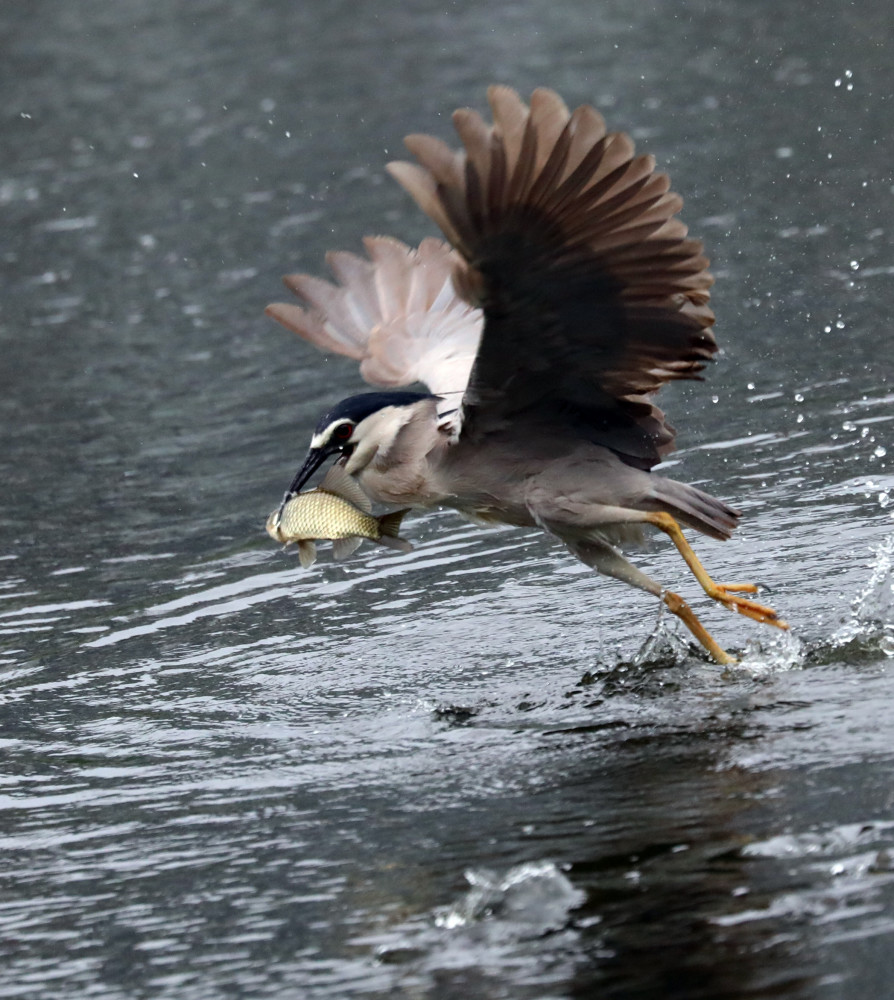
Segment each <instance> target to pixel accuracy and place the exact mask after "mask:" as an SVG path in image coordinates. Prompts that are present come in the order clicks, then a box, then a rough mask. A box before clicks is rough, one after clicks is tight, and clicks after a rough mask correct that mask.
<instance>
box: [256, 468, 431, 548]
mask: <svg viewBox="0 0 894 1000" xmlns="http://www.w3.org/2000/svg"><path fill="white" fill-rule="evenodd" d="M371 510H372V504H371V503H370V500H369V497H368V496H367V495H366V494H365V493H364V492H363V490H362V489H361V488H360V485H359V484H358V483H357V482H356V481H355V480H354V479H352V478H351V477H350V476H349V475H348V474H347V472H345V470H344V469H343V468H342V467H341V466H340V465H333V466H332V468H331V469H330V470H329V472H328V473H327V474H326V478H325V479H324V480H323V482H322V483H320V485H319V486H318V487H317V488H316V489H314V490H308V491H307V492H306V493H299V494H298V495H297V496H294V497H292V499H291V500H289V502H288V503H287V504H286V505H285V506H284V507H283V508H282V509H281V510H275V511H273V512H272V513H271V514H270V515H269V517H268V518H267V534H268V535H270V537H271V538H272V539H274V541H277V542H284V543H285V544H286V545H288V544H289V543H290V542H295V543H296V544H297V546H298V558H299V559H300V560H301V565H302V566H304V567H305V568H307V567H308V566H312V565H313V564H314V562H315V561H316V558H317V547H316V545H315V544H314V542H315V541H316V540H319V539H329V540H331V541H332V554H333V555H334V556H335V558H336V559H345V558H347V557H348V556H349V555H350V554H351V553H352V552H354V551H356V549H357V548H358V547H359V546H360V544H361V543H362V542H363V539H364V538H368V539H369V540H370V541H372V542H378V543H379V544H380V545H387V546H388V548H390V549H397V550H398V551H400V552H410V551H412V549H413V546H412V545H411V544H410V543H409V542H408V541H407V540H406V539H405V538H400V537H399V536H398V532H399V531H400V522H401V521H402V520H403V517H404V515H405V514H406V513H407V511H408V510H409V508H407V509H405V510H398V511H395V512H394V513H393V514H383V515H382V516H381V517H373V515H372V514H371V513H370V511H371Z"/></svg>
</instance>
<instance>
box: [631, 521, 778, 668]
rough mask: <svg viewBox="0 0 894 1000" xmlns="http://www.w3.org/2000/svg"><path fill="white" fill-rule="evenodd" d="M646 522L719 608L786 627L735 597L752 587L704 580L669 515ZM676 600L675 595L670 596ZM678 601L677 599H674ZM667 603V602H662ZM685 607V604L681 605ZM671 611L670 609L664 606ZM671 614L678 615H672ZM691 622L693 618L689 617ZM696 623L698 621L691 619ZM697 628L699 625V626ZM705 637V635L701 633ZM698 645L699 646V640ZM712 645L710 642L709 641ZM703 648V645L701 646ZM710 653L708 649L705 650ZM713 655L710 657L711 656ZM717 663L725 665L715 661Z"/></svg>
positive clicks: (762, 608) (758, 606)
mask: <svg viewBox="0 0 894 1000" xmlns="http://www.w3.org/2000/svg"><path fill="white" fill-rule="evenodd" d="M645 519H646V521H647V522H648V523H649V524H654V525H655V527H656V528H660V529H661V530H662V531H663V532H664V533H665V534H666V535H668V536H669V537H670V539H671V541H672V542H673V543H674V545H676V547H677V550H678V551H679V553H680V555H681V556H682V557H683V558H684V559H685V560H686V565H687V566H688V567H689V569H690V570H691V571H692V575H693V576H694V577H695V578H696V580H698V582H699V583H700V584H701V585H702V589H703V590H704V592H705V593H706V594H707V595H708V597H710V598H711V599H712V600H715V601H717V602H718V603H720V604H722V605H723V606H724V607H725V608H729V609H730V611H738V612H739V614H740V615H745V616H746V617H748V618H753V619H754V621H756V622H763V623H764V624H766V625H774V626H775V627H776V628H781V629H787V628H788V625H787V624H786V623H785V622H784V621H782V620H781V619H780V618H779V616H778V615H777V614H776V612H775V611H774V610H773V609H772V608H768V607H767V606H766V605H765V604H759V603H758V602H757V601H751V600H748V598H746V597H739V596H737V594H738V593H742V592H744V593H749V594H754V593H757V587H755V586H754V584H752V583H729V584H723V583H715V582H714V581H713V580H712V579H711V577H710V576H708V573H707V571H706V570H705V567H704V566H702V564H701V563H700V562H699V560H698V556H697V555H696V554H695V553H694V552H693V551H692V547H691V546H690V544H689V542H687V541H686V539H685V538H684V537H683V532H682V530H681V529H680V525H679V524H677V522H676V521H675V520H674V519H673V518H672V517H671V516H670V514H665V513H664V512H663V511H662V512H658V513H652V514H648V515H647V516H646V518H645ZM671 596H676V595H671ZM678 600H679V598H678ZM665 603H667V601H665ZM684 603H685V602H684ZM668 607H669V608H671V611H673V610H674V609H673V608H672V607H671V606H670V604H668ZM687 610H688V611H689V614H690V615H692V611H691V610H689V609H688V607H687ZM674 614H678V612H676V611H674ZM679 617H680V618H682V619H683V621H684V622H686V624H687V625H688V627H689V629H690V630H691V631H692V632H693V634H694V635H696V637H698V633H697V632H696V631H695V629H693V627H692V625H690V624H689V622H688V621H686V618H685V617H684V616H683V615H682V614H681V615H679ZM692 617H693V618H695V616H694V615H692ZM695 621H696V622H698V619H695ZM699 628H701V625H699ZM705 634H707V633H705ZM709 638H710V636H709ZM699 641H700V642H703V640H701V639H700V638H699ZM711 641H712V642H713V640H711ZM705 645H706V646H707V644H705ZM707 648H709V649H710V647H707ZM712 655H713V653H712ZM719 662H721V663H723V662H728V661H723V660H721V661H719Z"/></svg>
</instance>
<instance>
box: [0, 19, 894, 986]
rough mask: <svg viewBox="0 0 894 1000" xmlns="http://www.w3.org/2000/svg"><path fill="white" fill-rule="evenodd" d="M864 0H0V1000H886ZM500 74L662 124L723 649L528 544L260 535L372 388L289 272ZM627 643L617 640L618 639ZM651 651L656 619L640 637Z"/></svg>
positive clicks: (887, 678) (648, 554) (669, 567)
mask: <svg viewBox="0 0 894 1000" xmlns="http://www.w3.org/2000/svg"><path fill="white" fill-rule="evenodd" d="M892 29H894V14H892V13H891V8H890V4H889V3H888V2H887V0H885V2H880V0H875V2H868V3H861V4H854V5H851V4H847V3H842V2H841V0H819V2H817V3H814V4H811V5H806V6H805V5H803V4H779V3H778V2H776V0H774V2H769V0H768V2H755V3H749V4H743V3H740V2H738V0H737V2H732V0H729V2H717V3H713V4H705V3H677V4H663V3H658V2H644V3H637V4H631V3H628V2H623V3H622V2H620V0H618V2H603V0H598V2H593V0H577V2H566V0H559V2H556V3H552V4H548V5H547V4H539V3H536V2H533V0H523V2H514V3H512V4H504V3H499V2H498V3H494V4H481V3H466V2H459V3H440V4H436V3H428V2H419V3H412V4H411V3H406V4H393V5H386V4H373V3H366V4H364V3H360V4H358V3H338V2H331V3H317V4H312V3H306V4H298V3H294V2H288V3H287V2H280V0H277V2H271V0H268V2H266V3H260V2H255V0H241V2H240V3H232V4H225V3H221V2H216V0H192V2H190V3H189V4H178V3H174V2H171V0H157V2H155V3H153V4H146V3H138V2H134V0H117V2H116V3H114V4H110V3H103V2H99V0H95V2H91V0H69V2H67V3H65V4H59V3H50V2H48V0H29V2H28V3H19V4H6V5H4V6H3V9H2V11H0V39H2V41H0V52H2V60H0V64H2V65H0V74H2V95H3V99H2V118H0V129H2V142H0V232H2V234H3V235H2V241H0V254H2V259H3V291H2V300H0V350H2V358H0V373H2V385H3V391H2V394H0V414H2V453H0V463H2V466H0V473H2V483H3V486H2V505H0V569H2V579H0V587H2V589H0V635H2V640H0V727H2V728H0V749H2V768H0V782H2V788H0V810H2V811H0V956H2V960H0V965H2V970H3V971H2V975H0V996H3V997H17V998H23V1000H38V998H39V1000H46V998H57V997H58V998H62V997H65V998H69V997H73V996H78V997H97V998H103V1000H106V998H109V1000H111V998H124V997H133V996H136V997H172V998H177V1000H198V998H211V997H230V998H236V997H239V998H242V997H245V998H254V997H277V998H284V997H289V998H292V997H299V998H300V997H314V998H318V997H319V998H324V997H326V998H344V997H348V996H370V997H374V996H383V997H384V996H389V997H406V998H419V997H430V998H453V997H456V998H460V997H461V998H464V1000H465V998H471V997H475V998H477V997H483V998H512V1000H518V998H522V1000H523V998H537V1000H541V998H544V1000H545V998H559V997H569V998H570V997H581V998H589V997H612V998H615V997H616V998H628V997H647V998H652V997H654V998H659V997H660V998H662V1000H664V998H680V1000H683V998H685V1000H694V998H705V1000H739V998H746V997H747V998H755V997H770V996H772V997H784V998H795V997H809V998H814V997H815V998H826V997H829V998H838V997H840V998H847V1000H865V998H876V997H878V998H882V997H887V996H891V995H892V992H891V990H892V987H891V982H892V981H894V861H892V858H894V722H892V720H894V659H892V656H894V592H892V586H894V569H892V563H894V521H892V511H894V473H892V465H891V461H892V455H894V450H892V449H894V435H892V418H894V360H892V358H894V338H892V333H891V316H892V311H894V308H892V307H894V251H892V234H894V173H892V162H894V142H892V137H891V134H892V120H894V118H892V116H894V61H892V60H891V55H890V47H889V45H888V42H889V40H890V38H891V33H892ZM494 80H497V81H502V82H507V83H510V84H513V85H515V86H517V87H518V88H519V89H521V90H522V91H524V92H529V91H530V89H531V88H533V87H534V86H537V85H540V84H546V85H550V86H553V87H555V88H556V89H558V90H560V91H561V92H562V93H563V95H564V96H565V97H566V98H567V100H568V101H569V103H571V104H574V103H579V102H581V101H588V102H592V103H595V104H596V105H597V106H599V107H600V108H601V109H602V110H603V111H604V113H605V114H606V115H607V117H608V118H609V120H610V123H611V124H612V125H613V126H615V127H623V128H627V129H629V130H631V131H632V132H633V134H634V136H635V137H636V139H637V141H638V143H639V145H640V147H641V148H643V149H648V150H649V151H651V152H654V153H655V154H656V155H657V156H658V158H659V160H660V161H661V163H662V164H663V165H665V166H667V167H668V168H669V169H670V171H671V173H672V176H673V179H674V185H675V188H676V189H677V190H679V191H680V192H681V193H682V194H683V195H684V197H685V198H686V202H687V206H686V210H685V219H686V221H687V222H688V223H689V224H690V226H691V228H692V230H693V232H694V233H695V234H697V235H699V236H701V237H703V238H704V239H705V241H706V243H707V246H708V250H709V253H710V255H711V256H712V258H713V261H714V271H715V273H716V275H717V277H718V284H717V287H716V294H715V305H716V310H717V313H718V317H719V323H718V338H719V339H720V340H721V342H722V344H723V347H724V356H723V357H722V359H721V361H720V363H719V364H718V365H717V366H715V367H714V368H713V369H712V370H711V372H710V373H709V380H708V382H707V383H705V384H704V385H698V386H691V387H687V389H686V390H685V391H678V392H673V393H668V394H667V396H666V398H665V404H666V408H667V409H668V410H669V412H670V414H671V416H672V418H674V423H676V424H677V426H678V428H679V429H680V451H679V452H678V453H677V454H676V455H675V456H674V463H675V465H674V468H673V475H675V476H677V477H678V478H683V479H686V480H687V481H690V482H695V483H699V484H701V485H703V486H704V487H705V488H707V489H708V490H710V491H711V492H714V493H716V494H718V495H719V496H722V497H724V498H726V499H729V500H730V501H732V502H734V503H736V504H737V505H739V506H741V507H742V508H743V509H744V510H745V511H746V512H747V519H746V522H745V526H744V528H743V530H742V531H741V532H740V533H739V534H737V537H736V538H735V539H734V540H733V541H731V542H728V543H726V544H723V545H721V544H719V543H715V542H712V541H710V540H705V541H702V540H700V541H699V543H698V550H699V552H700V553H701V554H702V556H703V557H704V559H705V562H706V563H707V565H708V567H709V568H710V570H711V571H712V572H713V573H714V575H715V576H716V578H718V579H741V578H746V579H748V578H751V579H756V580H758V581H761V582H763V583H765V584H766V585H767V586H769V587H770V588H771V593H770V594H769V595H768V599H769V600H770V601H771V602H772V603H773V604H774V605H775V606H776V607H777V608H778V609H779V610H780V612H782V613H783V614H784V616H785V617H786V618H787V619H788V620H789V621H790V622H791V623H792V625H793V631H792V634H791V636H790V637H789V638H785V637H782V636H781V635H780V634H778V633H775V634H773V633H771V632H770V631H769V630H766V629H763V630H762V629H761V628H760V627H759V626H757V625H754V624H753V623H751V622H748V621H746V620H744V619H740V618H736V617H734V616H731V615H729V614H728V613H726V612H724V611H723V610H722V609H719V608H714V607H708V606H707V603H708V602H706V601H705V600H703V599H701V598H700V597H699V596H698V594H697V593H696V590H697V588H696V587H695V585H694V583H693V581H692V580H691V579H687V577H686V574H685V572H684V568H683V566H682V563H681V562H680V560H679V558H678V557H676V555H675V554H674V553H673V552H672V551H671V550H670V547H669V546H668V545H666V544H661V543H659V542H656V543H655V545H654V546H652V547H650V548H649V549H647V550H646V551H645V552H643V553H642V554H641V555H640V556H639V558H638V561H639V564H640V565H642V566H643V567H644V568H645V569H646V570H647V571H648V572H649V573H651V574H652V575H655V576H657V577H658V578H659V579H661V580H663V581H666V582H667V583H668V584H672V585H676V586H677V587H679V588H680V589H681V590H682V591H683V592H684V594H686V595H687V596H688V597H690V598H691V599H692V602H693V604H694V605H695V607H696V608H697V610H698V611H699V613H700V614H702V615H703V617H704V620H705V621H706V624H707V625H708V627H709V628H711V630H712V631H713V632H714V633H715V635H716V636H717V637H718V639H719V640H720V641H721V642H722V643H723V644H724V645H726V646H728V647H729V648H732V649H735V650H738V651H740V652H741V653H743V655H744V659H743V665H742V666H741V667H740V668H737V669H735V670H733V671H730V672H727V673H725V674H724V673H722V672H721V671H720V670H719V669H718V668H716V667H714V666H712V665H710V664H708V663H706V662H705V661H704V660H703V659H702V658H700V657H699V656H696V655H693V654H691V653H690V652H689V651H688V648H687V647H686V646H685V645H684V644H683V642H682V641H681V640H682V639H683V638H684V637H681V636H679V635H678V634H677V633H675V632H674V630H673V629H671V628H670V626H669V625H668V624H667V623H665V622H662V623H660V624H659V625H657V630H656V622H657V614H656V609H655V607H654V602H653V601H651V600H650V599H649V598H648V597H646V596H645V595H640V594H637V593H634V592H633V591H631V590H629V589H625V588H622V587H621V586H620V585H618V584H615V583H612V582H610V581H606V580H602V579H599V578H597V577H595V576H594V575H593V574H591V573H589V572H588V571H586V570H585V569H584V568H583V567H582V566H580V565H578V564H575V563H573V562H572V561H570V560H569V559H568V558H567V556H565V555H564V554H563V552H562V551H561V550H560V549H558V548H557V547H555V546H552V545H550V543H549V542H548V541H547V540H546V539H544V538H541V537H539V536H537V535H536V534H528V533H524V532H517V531H515V532H513V531H502V530H482V529H479V528H473V527H470V526H468V525H465V524H463V523H462V522H459V521H458V520H457V519H456V518H455V517H453V516H452V515H449V514H447V513H444V514H435V515H431V516H428V517H424V518H421V519H418V520H416V521H414V522H411V523H410V524H409V535H410V537H411V538H412V540H413V542H414V543H415V545H416V550H415V552H414V553H413V554H412V555H411V556H399V555H394V554H392V553H388V552H384V551H381V550H373V548H372V547H365V548H364V549H362V550H361V551H360V553H358V555H357V556H356V557H355V558H354V559H353V560H352V561H350V562H348V563H347V564H334V563H332V561H331V559H330V558H329V554H328V552H323V553H322V557H321V559H320V562H319V563H318V564H317V566H316V567H314V569H313V570H312V571H310V572H305V571H302V570H301V569H300V567H298V565H297V561H296V560H294V559H291V558H288V557H287V556H286V555H285V554H283V553H281V552H279V551H277V549H276V547H275V546H273V545H272V544H271V543H270V541H269V539H267V537H266V536H265V535H264V534H263V530H262V525H263V518H264V516H265V515H266V513H267V511H268V510H269V509H270V508H271V507H273V506H275V504H276V503H277V501H278V499H279V497H280V496H281V493H282V490H283V488H284V487H285V485H286V484H287V482H288V480H289V478H290V477H291V475H292V473H293V472H294V470H295V467H296V463H297V462H298V461H299V460H300V458H301V456H302V454H303V450H304V447H305V444H306V441H307V437H308V434H309V431H310V429H311V427H312V425H313V424H314V422H315V420H316V417H317V415H318V412H319V410H320V409H321V408H322V407H324V406H326V405H328V404H329V403H331V402H332V401H334V400H337V399H338V398H340V397H341V396H342V395H345V394H347V393H348V392H350V391H356V390H357V389H359V388H360V383H359V380H358V376H357V373H356V371H355V369H354V367H353V366H352V364H350V363H348V362H346V361H342V360H331V361H326V360H324V359H322V358H320V357H319V356H317V355H315V354H314V353H313V352H312V351H311V349H310V348H307V347H306V346H304V345H302V344H301V343H299V342H298V341H297V340H296V339H295V338H293V337H291V335H289V334H288V333H286V332H285V331H283V330H281V329H280V328H278V327H276V326H275V325H274V324H272V323H271V322H269V321H267V320H266V319H265V318H264V317H263V315H262V309H263V307H264V305H265V304H266V303H267V302H269V301H271V300H273V299H276V298H279V297H281V294H282V293H281V291H280V286H279V281H278V277H279V275H280V274H281V273H283V272H285V271H292V270H312V271H317V272H320V271H321V269H322V255H323V253H324V251H325V250H326V249H327V248H330V247H344V248H348V249H354V248H356V247H357V245H358V242H359V238H360V237H361V236H362V235H364V234H366V233H370V232H372V233H376V232H388V233H393V234H394V235H397V236H400V237H402V238H405V239H415V238H418V237H420V236H422V235H423V234H424V233H426V232H428V231H430V230H429V227H427V226H426V224H425V221H424V220H423V219H422V218H421V217H420V215H419V214H418V213H417V212H416V211H415V209H414V208H413V207H412V206H411V205H410V203H409V200H408V199H407V198H406V197H405V196H404V195H403V194H402V193H401V192H400V191H399V190H398V189H397V187H396V185H394V184H392V183H391V182H389V181H387V180H386V178H385V175H384V172H383V166H384V163H385V162H386V160H387V159H388V158H391V157H393V156H395V155H397V154H398V153H399V150H400V139H401V137H402V135H404V134H405V133H406V132H408V131H411V130H420V129H421V130H433V131H437V132H438V133H440V134H442V135H444V136H445V137H447V136H448V135H449V131H450V130H449V121H448V118H447V113H448V112H449V111H450V110H451V109H452V108H453V107H455V106H457V105H461V104H466V103H469V104H474V105H476V106H478V107H482V106H483V103H484V89H485V87H486V85H487V83H489V82H492V81H494ZM650 637H653V638H652V639H650ZM644 645H645V648H643V647H644Z"/></svg>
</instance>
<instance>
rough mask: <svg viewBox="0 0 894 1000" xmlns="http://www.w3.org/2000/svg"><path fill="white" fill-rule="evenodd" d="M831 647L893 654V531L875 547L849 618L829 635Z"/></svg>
mask: <svg viewBox="0 0 894 1000" xmlns="http://www.w3.org/2000/svg"><path fill="white" fill-rule="evenodd" d="M832 646H833V647H834V648H835V649H840V648H841V647H842V646H855V647H860V648H862V647H866V649H867V651H869V652H872V651H876V650H877V651H878V652H881V653H883V654H884V655H885V656H888V657H894V534H891V535H888V537H887V538H886V539H885V540H884V541H883V542H882V543H881V545H879V547H878V548H877V549H875V561H874V562H873V564H872V570H871V572H870V575H869V580H868V581H867V582H866V586H865V587H864V588H863V589H862V590H861V591H860V593H859V594H857V596H856V597H855V598H854V599H853V601H852V602H851V617H850V620H849V621H847V622H845V623H844V625H842V626H841V628H839V629H838V631H837V632H835V634H834V635H833V636H832Z"/></svg>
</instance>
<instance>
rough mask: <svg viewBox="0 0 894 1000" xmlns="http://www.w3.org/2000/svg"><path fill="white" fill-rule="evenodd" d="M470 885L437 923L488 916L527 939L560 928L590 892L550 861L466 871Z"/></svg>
mask: <svg viewBox="0 0 894 1000" xmlns="http://www.w3.org/2000/svg"><path fill="white" fill-rule="evenodd" d="M465 876H466V881H467V882H468V883H469V885H470V886H471V888H470V889H469V891H468V892H467V893H466V895H465V896H464V897H463V898H462V899H461V900H460V901H459V902H458V903H455V904H454V905H453V906H451V907H450V908H449V909H447V910H444V911H442V912H441V913H439V914H437V916H436V918H435V923H436V925H437V926H438V927H443V928H446V929H453V928H457V927H467V926H469V925H470V924H474V923H477V922H479V921H481V920H485V919H488V918H495V919H498V920H501V921H505V922H506V923H507V924H509V925H514V927H515V929H516V931H517V932H518V933H520V934H522V935H523V936H524V937H528V936H531V937H540V936H541V935H543V934H546V933H548V932H550V931H557V930H561V929H562V928H563V927H565V926H566V925H567V923H568V914H569V912H570V911H571V910H572V909H574V908H575V907H577V906H580V905H581V904H582V903H583V902H584V900H585V898H586V896H585V894H584V893H583V892H581V890H580V889H575V887H574V886H573V885H572V884H571V882H570V881H569V880H568V878H567V877H566V876H565V875H564V874H563V873H562V872H561V871H560V870H559V869H558V867H557V866H556V865H555V864H554V863H553V862H552V861H536V862H526V863H525V864H522V865H516V866H515V867H514V868H510V869H509V871H507V872H506V873H505V874H504V875H499V874H497V873H496V872H494V871H491V870H490V869H487V868H476V869H470V870H468V871H467V872H466V873H465Z"/></svg>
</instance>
